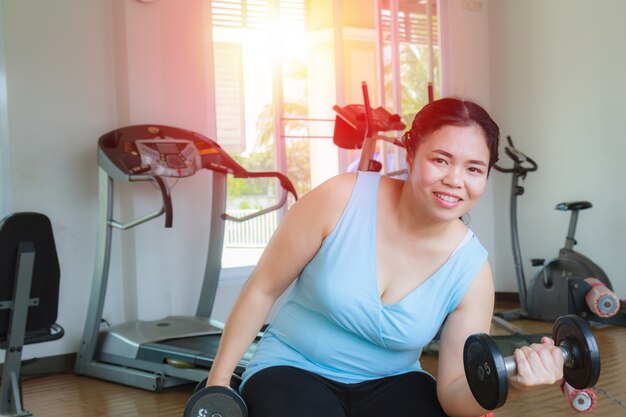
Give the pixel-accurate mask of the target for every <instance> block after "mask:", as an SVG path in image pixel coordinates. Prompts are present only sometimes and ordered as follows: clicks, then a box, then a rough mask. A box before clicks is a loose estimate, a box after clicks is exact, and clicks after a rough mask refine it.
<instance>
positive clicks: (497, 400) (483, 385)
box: [463, 315, 600, 410]
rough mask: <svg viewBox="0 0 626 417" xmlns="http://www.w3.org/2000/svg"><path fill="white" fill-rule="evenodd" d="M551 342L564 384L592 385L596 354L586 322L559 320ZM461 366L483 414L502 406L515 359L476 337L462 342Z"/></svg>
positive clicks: (570, 317)
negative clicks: (556, 350)
mask: <svg viewBox="0 0 626 417" xmlns="http://www.w3.org/2000/svg"><path fill="white" fill-rule="evenodd" d="M552 338H553V339H554V342H555V344H556V345H557V346H559V347H560V348H561V351H562V352H563V359H564V364H565V366H564V368H563V375H564V379H565V381H566V382H567V383H568V384H569V385H571V386H572V387H574V388H576V389H584V388H587V387H590V386H592V385H594V384H595V383H596V382H597V381H598V378H599V376H600V354H599V353H598V345H597V344H596V340H595V338H594V337H593V334H592V333H591V329H590V328H589V325H588V324H587V322H585V320H583V319H582V318H580V317H578V316H576V315H566V316H561V317H559V318H558V319H557V320H556V322H555V323H554V327H553V329H552ZM463 364H464V366H465V377H466V378H467V382H468V384H469V387H470V390H471V391H472V394H473V395H474V398H475V399H476V401H477V402H478V404H480V406H481V407H483V408H484V409H486V410H493V409H495V408H498V407H501V406H502V405H504V403H505V402H506V398H507V396H508V390H509V385H508V379H509V376H512V375H515V373H516V372H517V364H516V362H515V357H514V356H508V357H506V358H505V357H503V356H502V353H501V352H500V350H499V349H498V346H497V345H496V343H495V342H494V340H493V339H492V338H491V337H489V336H488V335H486V334H484V333H480V334H475V335H472V336H470V337H469V338H468V339H467V340H466V342H465V347H464V349H463Z"/></svg>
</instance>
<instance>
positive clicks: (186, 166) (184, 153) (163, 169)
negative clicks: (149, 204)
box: [135, 139, 200, 177]
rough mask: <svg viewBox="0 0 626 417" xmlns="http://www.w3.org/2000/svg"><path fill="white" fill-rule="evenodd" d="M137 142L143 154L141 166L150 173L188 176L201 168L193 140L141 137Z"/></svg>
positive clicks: (139, 150) (167, 175)
mask: <svg viewBox="0 0 626 417" xmlns="http://www.w3.org/2000/svg"><path fill="white" fill-rule="evenodd" d="M135 144H136V145H137V152H139V155H140V156H141V167H145V169H146V171H149V173H150V174H156V175H162V176H164V177H187V176H189V175H193V173H194V172H196V170H198V169H199V168H200V154H199V153H198V148H196V146H195V145H194V143H193V141H191V140H188V139H140V140H137V141H135ZM148 167H149V168H148Z"/></svg>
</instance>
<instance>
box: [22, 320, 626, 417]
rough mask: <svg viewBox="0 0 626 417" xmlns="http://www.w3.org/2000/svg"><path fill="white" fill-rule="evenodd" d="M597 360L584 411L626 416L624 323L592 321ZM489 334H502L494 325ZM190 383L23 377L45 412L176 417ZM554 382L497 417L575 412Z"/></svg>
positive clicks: (534, 329) (538, 326)
mask: <svg viewBox="0 0 626 417" xmlns="http://www.w3.org/2000/svg"><path fill="white" fill-rule="evenodd" d="M513 324H514V325H515V326H517V327H519V328H521V329H523V330H525V331H527V332H529V333H550V332H551V328H552V325H551V324H550V323H543V322H536V321H530V320H519V321H515V322H513ZM593 332H594V335H595V337H596V340H597V342H598V346H599V349H600V356H601V360H602V373H601V376H600V380H599V381H598V384H597V386H596V394H597V398H598V403H597V405H596V407H595V409H594V410H593V411H591V412H589V413H587V415H589V416H603V417H618V416H621V417H623V416H626V361H624V354H623V353H624V350H623V349H624V348H625V347H626V328H624V327H612V326H594V327H593ZM493 334H501V330H500V329H498V328H495V327H494V329H493ZM422 364H423V367H424V368H425V369H426V370H427V371H429V372H431V373H433V374H434V375H436V369H437V358H436V357H434V356H424V357H423V358H422ZM193 388H194V384H190V385H185V386H182V387H177V388H173V389H169V390H166V391H165V392H162V393H151V392H147V391H143V390H140V389H136V388H130V387H126V386H123V385H118V384H113V383H109V382H105V381H100V380H96V379H92V378H87V377H83V376H77V375H74V374H71V373H70V374H63V375H50V376H42V377H30V378H26V379H24V381H23V397H24V405H25V408H26V409H27V410H29V411H30V412H32V413H33V414H34V415H35V416H46V417H78V416H80V417H83V416H104V417H129V416H150V417H181V416H182V410H183V408H184V406H185V403H186V402H187V399H188V398H189V396H190V395H191V393H192V391H193ZM576 414H577V413H575V412H574V411H573V410H572V409H571V408H570V406H569V405H568V403H567V402H566V400H565V397H564V396H563V394H562V393H561V391H560V390H559V388H558V387H556V386H554V387H547V388H538V389H534V390H531V391H527V392H524V393H522V394H518V395H516V396H514V397H512V398H510V399H509V400H508V401H507V403H506V404H505V405H504V407H502V408H500V409H498V410H496V412H495V415H496V417H520V416H523V417H530V416H532V417H566V416H573V415H576Z"/></svg>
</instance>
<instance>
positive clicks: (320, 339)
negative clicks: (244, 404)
mask: <svg viewBox="0 0 626 417" xmlns="http://www.w3.org/2000/svg"><path fill="white" fill-rule="evenodd" d="M379 182H380V175H378V174H374V173H359V174H358V178H357V181H356V185H355V187H354V189H353V191H352V195H351V196H350V200H349V202H348V205H347V206H346V208H345V210H344V212H343V213H342V215H341V217H340V219H339V221H338V223H337V225H336V226H335V228H334V229H333V230H332V231H331V233H330V234H329V235H328V236H327V237H326V239H324V241H323V243H322V246H321V248H320V250H319V251H318V253H317V254H316V255H315V256H314V257H313V259H311V261H310V262H309V263H308V264H307V265H306V267H305V268H304V269H303V270H302V272H301V274H300V276H299V277H298V279H297V280H296V281H295V283H294V285H293V288H292V290H291V292H290V294H289V295H288V297H287V300H286V301H285V303H284V304H283V306H282V307H281V309H280V311H279V312H278V314H277V316H276V318H275V319H274V320H273V322H272V323H271V325H270V326H269V327H268V329H267V330H266V333H265V335H264V336H263V338H262V340H261V341H260V342H259V345H258V347H257V349H256V352H255V353H254V355H253V357H252V359H251V361H250V363H249V364H248V366H247V368H246V371H245V372H244V374H243V383H244V384H245V381H246V380H247V379H248V378H249V377H250V376H251V375H253V374H254V373H255V372H258V371H260V370H261V369H264V368H267V367H270V366H280V365H285V366H294V367H297V368H301V369H305V370H308V371H311V372H314V373H316V374H319V375H321V376H324V377H326V378H330V379H332V380H335V381H338V382H343V383H357V382H362V381H365V380H370V379H376V378H382V377H386V376H391V375H397V374H401V373H405V372H409V371H421V366H420V363H419V357H420V354H421V352H422V347H423V346H425V345H426V344H427V343H428V342H430V341H431V340H432V338H433V337H434V336H435V334H436V333H437V331H438V330H439V328H440V326H441V324H442V322H443V320H444V319H445V317H446V316H447V315H448V314H449V313H450V312H451V311H453V310H454V309H455V308H456V307H457V306H458V304H459V303H460V301H461V299H462V298H463V295H464V294H465V293H466V291H467V289H468V288H469V286H470V284H471V283H472V281H473V280H474V278H475V277H476V274H477V273H478V271H479V270H480V269H481V267H482V266H483V265H484V263H485V261H486V259H487V251H486V250H485V249H484V248H483V246H482V245H481V244H480V242H479V241H478V239H477V238H476V237H475V236H474V235H473V234H472V233H471V232H469V235H470V236H469V239H466V240H465V241H464V242H465V243H464V244H463V245H462V246H461V247H459V248H457V250H456V251H455V252H454V253H453V254H452V255H451V256H450V258H449V259H448V260H447V261H446V263H445V264H444V265H442V266H441V267H440V268H439V269H438V270H437V271H436V272H435V273H434V274H433V275H431V276H430V277H429V279H428V280H426V281H425V282H423V283H422V284H421V285H420V286H419V287H417V288H416V289H414V290H413V291H412V292H411V293H409V294H408V295H407V296H405V297H404V298H403V299H402V300H400V301H398V302H397V303H394V304H382V302H381V300H380V297H379V291H378V280H377V276H376V209H377V207H376V206H377V196H378V185H379Z"/></svg>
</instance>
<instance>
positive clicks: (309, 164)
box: [211, 0, 438, 268]
mask: <svg viewBox="0 0 626 417" xmlns="http://www.w3.org/2000/svg"><path fill="white" fill-rule="evenodd" d="M433 8H434V4H433ZM432 11H434V10H432ZM432 11H431V12H432ZM211 14H212V15H211V25H212V26H211V27H212V38H213V45H212V47H213V57H214V75H215V97H216V109H215V112H216V127H217V141H218V142H219V143H220V145H221V146H222V147H223V148H224V149H225V150H226V151H227V152H228V153H229V154H230V155H231V156H233V158H235V159H236V160H237V161H238V162H239V163H240V164H241V165H242V166H244V167H245V168H246V169H248V170H250V171H280V172H283V173H285V174H287V176H288V177H289V178H290V179H291V181H292V182H293V183H294V185H295V187H296V190H297V191H298V194H299V195H302V194H305V193H306V192H308V191H309V190H310V189H311V188H312V187H314V186H316V185H317V184H319V183H320V182H322V181H323V180H324V179H326V178H328V177H330V176H332V175H334V174H337V173H339V172H340V171H341V170H350V169H353V168H354V167H355V166H356V164H357V163H358V159H359V151H345V150H339V149H338V148H337V147H336V146H334V144H333V142H332V134H333V127H334V123H333V122H334V117H335V114H334V112H333V110H332V107H333V105H334V104H340V105H344V104H352V103H355V104H360V103H362V99H363V98H362V94H361V90H360V85H361V82H362V81H368V84H369V85H370V94H371V95H372V105H373V106H374V105H376V106H377V105H382V106H384V107H386V108H387V109H389V110H390V111H392V112H395V113H400V114H402V116H403V118H404V119H405V122H407V121H408V123H410V119H411V118H412V116H413V115H414V114H415V111H416V110H417V109H419V108H420V107H421V106H423V105H424V104H425V103H426V102H427V99H428V93H427V91H428V89H427V85H428V81H429V78H428V77H429V71H428V67H429V65H428V63H429V60H428V58H427V57H428V53H429V52H430V49H429V47H428V38H429V37H428V36H427V33H428V30H429V29H428V28H429V25H428V24H427V22H428V20H427V16H428V8H427V7H426V3H425V2H424V1H419V0H415V1H398V0H343V1H338V0H335V1H328V2H316V3H315V5H313V2H312V1H307V0H219V1H211ZM339 15H341V16H339ZM432 22H433V25H432V28H431V29H432V33H433V34H435V35H433V36H434V37H433V36H431V39H433V41H434V43H436V32H437V25H436V18H433V19H432ZM337 51H339V52H337ZM433 61H437V57H435V59H434V60H433ZM377 63H378V65H377ZM434 68H435V71H434V74H435V77H438V70H437V68H438V66H437V65H435V67H434ZM432 82H433V84H434V85H437V82H438V80H437V79H434V80H432ZM377 85H380V86H381V87H380V88H378V87H377ZM354 86H358V88H357V87H354ZM341 101H346V103H341ZM389 146H390V147H388V146H387V145H382V144H381V145H379V150H378V154H379V156H380V155H381V154H382V155H385V159H387V160H388V161H390V162H391V164H389V167H391V166H392V165H394V164H395V165H394V166H396V165H397V166H399V167H400V165H401V163H402V162H403V161H404V157H403V156H402V151H401V150H400V149H399V148H397V147H396V149H393V147H394V146H393V145H389ZM393 169H396V168H393ZM389 170H390V169H389V168H388V169H387V171H389ZM228 181H229V182H228V196H227V212H228V214H230V215H233V216H243V215H246V214H249V213H250V212H253V211H256V210H258V209H260V208H265V207H268V206H271V205H273V204H274V203H275V202H277V201H278V200H279V199H280V195H279V193H280V190H279V189H278V188H279V187H278V185H277V184H276V182H275V181H274V180H263V179H255V180H250V179H245V180H244V179H234V178H232V177H231V178H229V180H228ZM281 216H282V212H280V211H277V212H272V213H268V214H264V215H262V216H259V217H257V218H254V219H252V220H248V221H246V222H242V223H236V222H230V221H227V224H226V231H225V239H224V240H225V242H224V245H225V246H224V252H223V258H222V266H223V267H224V268H229V267H238V266H246V265H254V264H255V263H256V262H257V261H258V258H259V256H260V254H261V252H262V250H263V248H264V247H265V245H266V243H267V241H268V240H269V237H270V236H271V234H272V233H273V231H274V229H275V227H276V226H277V224H278V222H279V221H280V218H281Z"/></svg>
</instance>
